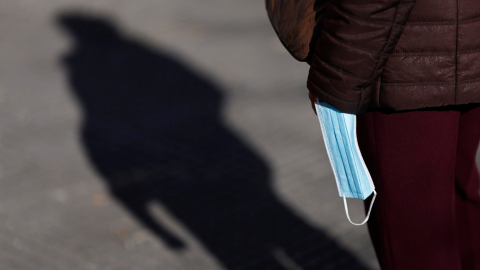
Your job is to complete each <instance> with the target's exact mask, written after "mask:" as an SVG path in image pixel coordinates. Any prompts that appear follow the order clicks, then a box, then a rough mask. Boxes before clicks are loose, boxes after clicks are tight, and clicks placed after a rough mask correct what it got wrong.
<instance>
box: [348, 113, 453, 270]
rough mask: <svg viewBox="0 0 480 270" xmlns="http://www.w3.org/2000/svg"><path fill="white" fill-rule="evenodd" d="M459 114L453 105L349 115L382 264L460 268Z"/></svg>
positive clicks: (385, 266) (387, 267) (384, 266)
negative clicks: (370, 190)
mask: <svg viewBox="0 0 480 270" xmlns="http://www.w3.org/2000/svg"><path fill="white" fill-rule="evenodd" d="M459 117H460V113H459V112H455V111H412V112H403V113H394V114H384V113H381V112H369V113H365V114H362V115H358V117H357V120H358V124H357V135H358V141H359V146H360V150H361V152H362V155H363V157H364V159H365V163H366V165H367V167H368V169H369V171H370V173H371V174H372V178H373V182H374V184H375V186H376V190H377V192H378V196H377V200H376V201H375V204H374V206H373V210H372V215H371V217H370V220H369V222H368V226H369V232H370V235H371V238H372V242H373V244H374V247H375V251H376V253H377V256H378V259H379V262H380V265H381V267H382V269H384V270H391V269H402V270H403V269H409V270H415V269H421V270H424V269H436V270H442V269H445V270H447V269H448V270H460V269H461V265H460V257H459V254H458V246H457V237H456V218H455V183H454V178H455V152H456V146H457V134H458V125H459ZM366 203H367V204H368V203H369V202H368V201H367V202H366Z"/></svg>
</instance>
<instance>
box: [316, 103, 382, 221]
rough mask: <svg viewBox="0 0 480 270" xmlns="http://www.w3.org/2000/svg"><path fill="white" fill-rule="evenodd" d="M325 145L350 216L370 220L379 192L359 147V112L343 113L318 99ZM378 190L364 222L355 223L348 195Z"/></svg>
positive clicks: (365, 194) (317, 104)
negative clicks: (349, 208)
mask: <svg viewBox="0 0 480 270" xmlns="http://www.w3.org/2000/svg"><path fill="white" fill-rule="evenodd" d="M315 108H316V110H317V116H318V120H319V121H320V127H321V129H322V134H323V140H324V142H325V148H326V150H327V153H328V158H329V159H330V164H331V165H332V169H333V174H334V175H335V180H336V182H337V187H338V192H339V194H340V197H343V202H344V205H345V212H346V213H347V218H348V221H350V223H352V224H353V225H363V224H365V222H367V221H368V218H369V217H370V212H371V211H372V206H373V202H374V201H375V197H376V196H377V193H376V192H375V186H374V185H373V181H372V177H371V176H370V173H369V172H368V169H367V167H366V166H365V162H364V161H363V158H362V154H361V153H360V149H359V148H358V142H357V133H356V123H357V119H356V115H355V114H349V113H343V112H340V111H339V110H337V109H335V108H334V107H332V106H330V105H328V104H327V103H325V102H315ZM372 193H373V194H374V196H373V199H372V202H371V204H370V208H369V210H368V214H367V217H366V218H365V220H364V221H363V222H362V223H358V224H357V223H353V222H352V220H351V219H350V215H349V214H348V206H347V199H346V198H357V199H362V200H365V199H366V198H368V197H369V196H370V195H371V194H372Z"/></svg>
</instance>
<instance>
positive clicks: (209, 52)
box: [0, 0, 379, 270]
mask: <svg viewBox="0 0 480 270" xmlns="http://www.w3.org/2000/svg"><path fill="white" fill-rule="evenodd" d="M0 13H1V15H0V36H1V38H0V59H1V61H0V123H1V125H0V146H1V149H2V154H1V155H0V186H1V188H0V269H8V270H16V269H17V270H30V269H35V270H44V269H45V270H47V269H48V270H63V269H65V270H66V269H68V270H80V269H83V270H95V269H101V270H110V269H111V270H114V269H115V270H117V269H118V270H120V269H125V270H149V269H162V270H174V269H182V270H183V269H185V270H197V269H208V270H217V269H218V270H220V269H225V270H234V269H235V270H237V269H238V270H240V269H245V270H248V269H259V270H266V269H285V270H294V269H295V270H301V269H315V270H321V269H342V270H347V269H370V270H374V269H379V268H378V264H377V262H376V259H375V255H374V252H373V249H372V247H371V243H370V241H369V237H368V234H367V231H366V227H365V226H361V227H356V226H352V225H350V224H349V223H348V221H347V219H346V217H345V214H344V210H343V204H342V200H341V199H340V198H339V197H338V193H337V190H336V186H335V182H334V179H333V176H332V173H331V169H330V165H329V163H328V159H327V156H326V153H325V149H324V146H323V142H322V137H321V133H320V128H319V125H318V122H317V120H316V118H315V115H314V114H313V113H312V111H311V108H310V105H309V101H308V98H307V90H306V88H305V80H306V76H307V72H308V67H307V66H306V64H302V63H297V62H295V61H294V60H293V59H292V58H291V57H290V55H289V54H288V53H286V52H285V51H284V49H283V47H282V46H281V44H280V43H279V42H278V41H277V39H276V37H275V35H274V32H273V30H272V29H271V27H270V24H269V22H268V20H267V17H266V14H265V10H264V6H263V1H260V0H241V1H232V0H203V1H186V0H162V1H158V0H136V1H127V0H97V1H93V0H44V1H41V2H39V1H34V0H2V1H0ZM351 212H352V213H353V218H354V219H356V220H359V219H361V218H362V217H363V215H362V213H363V207H362V205H361V203H360V202H356V201H352V204H351Z"/></svg>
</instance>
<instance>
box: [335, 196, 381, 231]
mask: <svg viewBox="0 0 480 270" xmlns="http://www.w3.org/2000/svg"><path fill="white" fill-rule="evenodd" d="M376 197H377V192H376V191H375V190H373V199H372V202H371V203H370V209H368V214H367V217H366V218H365V220H364V221H363V222H362V223H353V222H352V220H351V219H350V215H349V214H348V206H347V198H345V194H343V204H345V212H346V213H347V218H348V221H350V223H352V224H353V225H356V226H360V225H363V224H365V222H367V221H368V218H370V212H372V206H373V202H374V201H375V198H376Z"/></svg>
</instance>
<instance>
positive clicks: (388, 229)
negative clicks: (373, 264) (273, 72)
mask: <svg viewBox="0 0 480 270" xmlns="http://www.w3.org/2000/svg"><path fill="white" fill-rule="evenodd" d="M479 32H480V1H474V0H456V1H454V0H416V1H414V0H331V1H330V2H329V3H328V5H327V9H326V13H325V17H324V21H323V26H322V30H321V33H320V36H319V37H318V40H317V43H316V46H315V49H314V52H313V56H312V59H311V66H310V71H309V75H308V82H307V87H308V89H309V97H310V100H311V102H312V107H313V106H314V102H316V101H321V102H326V103H328V104H330V105H332V106H334V107H335V108H337V109H338V110H340V111H342V112H345V113H352V114H356V115H357V137H358V142H359V146H360V150H361V152H362V155H363V157H364V159H365V163H366V164H367V167H368V169H369V171H370V173H371V175H372V178H373V182H374V184H375V186H376V190H377V192H378V196H377V201H376V202H375V204H374V206H373V210H372V214H371V217H370V220H369V221H368V228H369V233H370V236H371V239H372V242H373V245H374V248H375V251H376V254H377V257H378V259H379V263H380V266H381V268H382V269H384V270H387V269H388V270H391V269H409V270H415V269H422V270H424V269H436V270H442V269H448V270H459V269H463V270H466V269H468V270H474V269H476V270H478V269H480V196H479V173H478V170H477V167H476V163H475V156H476V153H477V148H478V144H479V140H480V107H479V104H480V35H479V34H478V33H479ZM313 109H314V111H315V107H313ZM365 204H366V205H367V206H368V205H369V201H368V200H367V201H366V202H365Z"/></svg>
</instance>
